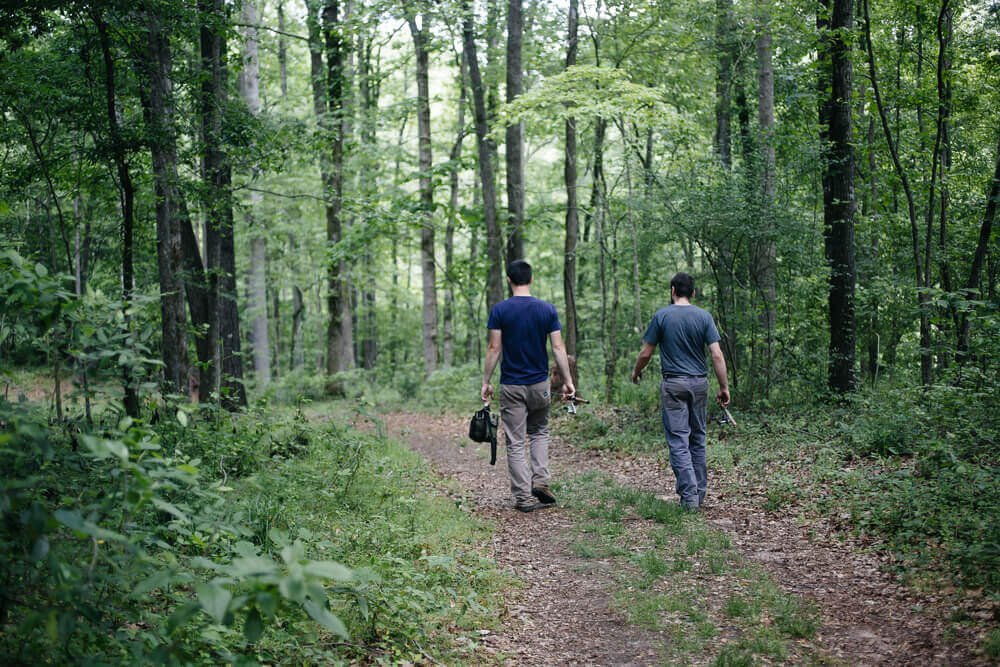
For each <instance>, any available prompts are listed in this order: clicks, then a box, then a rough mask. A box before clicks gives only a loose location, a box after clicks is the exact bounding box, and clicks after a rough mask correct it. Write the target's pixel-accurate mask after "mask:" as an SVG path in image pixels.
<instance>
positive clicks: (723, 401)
mask: <svg viewBox="0 0 1000 667" xmlns="http://www.w3.org/2000/svg"><path fill="white" fill-rule="evenodd" d="M715 400H717V401H718V402H719V405H721V406H722V407H724V408H725V407H728V406H729V390H728V389H720V390H719V393H718V394H716V397H715Z"/></svg>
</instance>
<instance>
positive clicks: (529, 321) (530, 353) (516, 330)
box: [486, 296, 562, 384]
mask: <svg viewBox="0 0 1000 667" xmlns="http://www.w3.org/2000/svg"><path fill="white" fill-rule="evenodd" d="M486 328H488V329H499V330H500V342H501V344H502V346H503V360H502V361H501V362H500V384H536V383H538V382H542V381H544V380H545V379H546V378H547V377H548V376H549V355H548V352H547V350H546V347H545V340H546V339H547V338H548V337H549V334H550V333H552V332H553V331H559V330H560V329H562V327H561V326H560V325H559V315H557V314H556V307H555V306H553V305H552V304H551V303H548V302H547V301H542V300H541V299H536V298H535V297H533V296H512V297H511V298H509V299H507V300H506V301H501V302H500V303H498V304H496V305H495V306H493V309H492V310H491V311H490V319H489V321H488V322H487V324H486Z"/></svg>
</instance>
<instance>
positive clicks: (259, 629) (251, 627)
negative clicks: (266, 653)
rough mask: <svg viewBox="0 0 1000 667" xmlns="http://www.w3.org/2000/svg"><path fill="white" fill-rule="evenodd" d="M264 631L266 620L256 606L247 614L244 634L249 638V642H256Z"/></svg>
mask: <svg viewBox="0 0 1000 667" xmlns="http://www.w3.org/2000/svg"><path fill="white" fill-rule="evenodd" d="M263 633H264V621H262V620H261V618H260V612H259V611H257V609H256V608H255V609H254V610H253V611H251V612H250V615H249V616H247V620H246V623H244V624H243V636H245V637H246V638H247V642H248V643H250V644H256V643H257V640H258V639H260V636H261V634H263Z"/></svg>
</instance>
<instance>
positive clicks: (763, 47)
mask: <svg viewBox="0 0 1000 667" xmlns="http://www.w3.org/2000/svg"><path fill="white" fill-rule="evenodd" d="M770 18H771V17H770V8H769V7H766V6H765V7H763V8H762V9H761V12H760V16H759V24H758V27H757V120H758V123H759V125H760V165H759V175H760V176H759V178H760V211H761V220H762V221H763V225H762V229H761V230H760V231H761V238H760V240H759V241H758V242H757V248H756V258H755V259H756V261H755V265H756V266H755V274H756V281H757V287H758V290H759V291H760V294H761V297H762V300H763V302H764V303H763V308H762V313H761V315H762V316H761V324H762V325H763V327H764V336H765V343H764V344H765V350H764V391H765V393H768V392H769V391H770V387H771V367H772V360H773V358H774V326H775V321H776V311H775V302H776V301H777V292H776V288H775V280H776V278H775V263H776V259H777V254H776V249H775V245H774V181H775V160H774V65H773V63H772V59H773V57H774V49H773V47H772V38H771V25H770Z"/></svg>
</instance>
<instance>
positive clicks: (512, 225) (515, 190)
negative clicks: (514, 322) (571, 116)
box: [504, 0, 524, 264]
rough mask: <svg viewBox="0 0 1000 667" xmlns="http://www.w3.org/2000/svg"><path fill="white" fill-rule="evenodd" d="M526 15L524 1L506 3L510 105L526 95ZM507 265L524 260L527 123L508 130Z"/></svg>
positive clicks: (515, 125) (517, 0)
mask: <svg viewBox="0 0 1000 667" xmlns="http://www.w3.org/2000/svg"><path fill="white" fill-rule="evenodd" d="M523 35H524V15H523V14H522V7H521V0H508V2H507V103H508V104H510V103H511V102H513V101H514V100H515V99H517V97H518V96H519V95H520V94H521V93H522V92H524V70H523V67H522V65H521V42H522V38H523ZM504 159H505V161H506V163H507V263H508V264H510V263H511V262H513V261H515V260H518V259H522V258H523V257H524V231H523V228H524V121H519V122H517V123H514V124H513V125H508V126H507V143H506V146H505V148H504Z"/></svg>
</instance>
